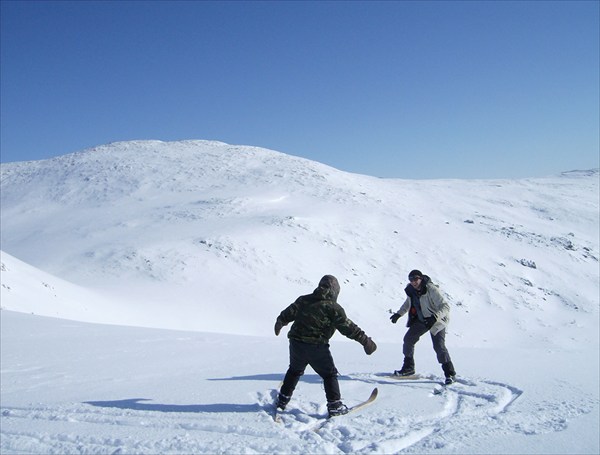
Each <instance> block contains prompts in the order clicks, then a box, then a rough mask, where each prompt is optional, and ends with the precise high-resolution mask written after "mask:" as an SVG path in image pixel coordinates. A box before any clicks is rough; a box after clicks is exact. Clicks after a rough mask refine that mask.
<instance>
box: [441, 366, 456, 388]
mask: <svg viewBox="0 0 600 455" xmlns="http://www.w3.org/2000/svg"><path fill="white" fill-rule="evenodd" d="M442 370H444V376H445V378H446V379H445V380H444V384H446V385H448V384H452V383H453V382H455V381H456V371H455V370H454V365H452V362H446V363H442Z"/></svg>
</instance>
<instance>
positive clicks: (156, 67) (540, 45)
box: [0, 0, 600, 179]
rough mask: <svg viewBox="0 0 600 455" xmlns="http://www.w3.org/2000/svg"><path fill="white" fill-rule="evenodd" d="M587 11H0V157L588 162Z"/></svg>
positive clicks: (577, 5) (592, 13)
mask: <svg viewBox="0 0 600 455" xmlns="http://www.w3.org/2000/svg"><path fill="white" fill-rule="evenodd" d="M599 5H600V3H599V2H598V1H564V2H561V1H549V2H545V1H532V2H526V1H522V2H521V1H481V2H478V1H465V2H458V1H456V2H453V1H443V2H436V1H424V2H416V1H415V2H413V1H401V2H391V1H389V2H359V1H356V2H342V1H339V2H192V1H184V2H176V1H173V2H158V1H157V2H144V1H133V2H117V1H102V2H94V1H86V2H83V1H82V2H78V1H75V2H53V1H42V2H34V1H26V2H13V1H6V0H2V2H1V8H2V11H1V13H2V14H1V21H2V23H1V34H2V36H1V63H2V64H1V66H0V71H1V161H2V162H3V163H5V162H11V161H24V160H35V159H43V158H48V157H52V156H57V155H63V154H66V153H71V152H75V151H79V150H82V149H85V148H87V147H92V146H95V145H100V144H106V143H109V142H114V141H124V140H137V139H158V140H165V141H169V140H183V139H210V140H219V141H223V142H227V143H231V144H240V145H256V146H261V147H266V148H270V149H274V150H278V151H280V152H284V153H288V154H291V155H297V156H302V157H306V158H309V159H312V160H316V161H319V162H321V163H325V164H328V165H331V166H333V167H336V168H338V169H341V170H345V171H349V172H355V173H361V174H368V175H374V176H379V177H397V178H417V179H421V178H520V177H536V176H545V175H550V174H556V173H559V172H561V171H566V170H572V169H589V168H595V167H598V166H599V160H600V157H599V155H600V151H599V149H600V145H599V137H600V133H599V123H600V116H599V109H600V108H599V105H600V94H599V91H600V88H599V87H600V75H599V66H600V63H599V53H600V51H599V42H600V32H599V23H600V6H599Z"/></svg>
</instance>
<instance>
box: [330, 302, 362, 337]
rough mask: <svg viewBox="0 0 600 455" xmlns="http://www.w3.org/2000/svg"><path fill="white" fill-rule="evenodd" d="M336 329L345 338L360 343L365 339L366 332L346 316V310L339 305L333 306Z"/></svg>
mask: <svg viewBox="0 0 600 455" xmlns="http://www.w3.org/2000/svg"><path fill="white" fill-rule="evenodd" d="M333 309H334V317H333V324H334V326H335V328H336V329H337V330H338V331H339V332H340V333H341V334H342V335H344V336H345V337H348V338H350V339H351V340H356V341H360V340H362V339H363V338H364V337H365V332H364V331H363V330H362V329H361V328H360V327H359V326H357V325H356V324H355V323H354V322H352V321H351V320H350V319H348V317H347V316H346V312H345V311H344V309H343V308H342V307H341V306H340V305H339V304H337V303H335V304H334V305H333Z"/></svg>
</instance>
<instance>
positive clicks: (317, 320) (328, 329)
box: [277, 275, 366, 344]
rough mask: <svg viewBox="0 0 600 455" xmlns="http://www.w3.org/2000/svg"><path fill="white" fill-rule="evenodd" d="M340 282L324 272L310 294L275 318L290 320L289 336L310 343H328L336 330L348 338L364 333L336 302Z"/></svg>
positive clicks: (361, 337)
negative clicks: (317, 285) (316, 286)
mask: <svg viewBox="0 0 600 455" xmlns="http://www.w3.org/2000/svg"><path fill="white" fill-rule="evenodd" d="M339 289H340V288H339V284H338V283H337V280H336V278H335V277H333V276H331V275H326V276H324V277H323V279H321V282H320V283H319V287H318V288H317V289H315V290H314V291H313V293H312V294H308V295H303V296H300V297H298V299H296V301H295V302H294V303H292V304H291V305H290V306H288V307H287V308H286V309H285V310H283V311H282V312H281V314H280V315H279V317H278V318H277V320H278V321H279V322H280V323H281V324H282V325H287V324H289V323H290V322H293V324H292V327H291V329H290V331H289V333H288V338H290V339H292V340H298V341H303V342H305V343H313V344H327V343H328V342H329V339H330V338H331V337H332V336H333V334H334V333H335V331H336V330H338V331H339V332H340V333H341V334H342V335H344V336H346V337H348V338H350V339H351V340H356V341H359V340H361V339H363V338H365V337H366V335H365V333H364V332H363V330H361V328H360V327H358V326H357V325H356V324H355V323H354V322H352V321H351V320H350V319H348V318H347V317H346V312H345V311H344V309H343V308H342V307H341V305H339V304H338V303H337V296H338V294H339Z"/></svg>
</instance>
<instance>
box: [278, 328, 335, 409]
mask: <svg viewBox="0 0 600 455" xmlns="http://www.w3.org/2000/svg"><path fill="white" fill-rule="evenodd" d="M307 365H310V366H311V367H312V369H313V370H315V372H316V373H317V374H318V375H319V376H321V378H323V385H324V386H325V396H326V397H327V401H338V400H340V399H341V394H340V385H339V383H338V379H337V376H338V371H337V369H336V368H335V365H334V363H333V357H332V356H331V352H330V351H329V345H328V344H310V343H303V342H301V341H297V340H290V367H289V368H288V370H287V373H286V374H285V378H284V380H283V385H282V386H281V390H280V392H281V393H282V394H283V395H286V396H288V397H291V396H292V394H293V393H294V389H296V385H297V384H298V381H299V380H300V376H302V375H303V374H304V370H305V369H306V366H307Z"/></svg>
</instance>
